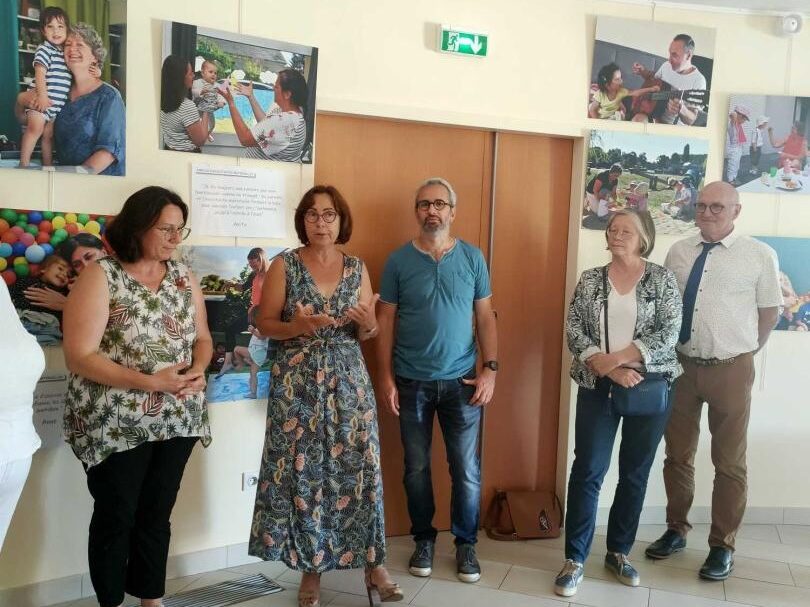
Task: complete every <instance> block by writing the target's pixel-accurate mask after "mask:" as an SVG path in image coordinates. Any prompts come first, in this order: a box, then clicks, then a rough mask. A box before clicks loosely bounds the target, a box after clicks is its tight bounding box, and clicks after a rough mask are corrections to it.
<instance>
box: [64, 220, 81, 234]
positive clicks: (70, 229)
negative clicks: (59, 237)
mask: <svg viewBox="0 0 810 607" xmlns="http://www.w3.org/2000/svg"><path fill="white" fill-rule="evenodd" d="M65 230H67V233H68V234H70V235H71V236H75V235H76V234H78V233H79V226H77V225H76V224H75V223H69V224H67V225H66V226H65Z"/></svg>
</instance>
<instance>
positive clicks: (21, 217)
mask: <svg viewBox="0 0 810 607" xmlns="http://www.w3.org/2000/svg"><path fill="white" fill-rule="evenodd" d="M22 221H24V222H25V223H28V213H19V214H18V215H17V221H16V222H15V223H20V222H22Z"/></svg>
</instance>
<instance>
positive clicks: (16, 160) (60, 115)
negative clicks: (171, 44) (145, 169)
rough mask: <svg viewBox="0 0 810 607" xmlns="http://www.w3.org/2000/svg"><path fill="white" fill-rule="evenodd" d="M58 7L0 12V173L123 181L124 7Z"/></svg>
mask: <svg viewBox="0 0 810 607" xmlns="http://www.w3.org/2000/svg"><path fill="white" fill-rule="evenodd" d="M62 5H65V3H57V2H52V1H50V0H25V1H20V2H17V1H14V2H5V3H3V7H0V19H2V21H3V22H4V23H9V22H13V23H14V27H11V28H3V29H2V30H0V31H2V35H0V55H3V56H5V57H6V58H7V59H9V60H11V61H8V60H4V61H3V62H2V65H0V75H2V80H3V82H4V86H2V87H0V167H4V168H20V169H29V170H48V171H59V172H69V173H80V174H90V175H124V174H125V173H126V110H125V107H124V95H125V90H124V83H125V71H126V66H125V56H126V53H125V44H126V3H125V2H124V1H123V0H89V1H87V2H81V3H70V4H68V5H67V8H62ZM4 13H7V14H4Z"/></svg>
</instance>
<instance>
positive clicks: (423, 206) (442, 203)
mask: <svg viewBox="0 0 810 607" xmlns="http://www.w3.org/2000/svg"><path fill="white" fill-rule="evenodd" d="M431 206H433V208H434V209H436V210H437V211H443V210H444V209H445V208H447V207H450V208H451V209H452V208H453V207H454V206H456V205H454V204H451V203H449V202H447V201H446V200H442V199H441V198H437V199H436V200H417V201H416V208H417V209H419V210H420V211H427V210H429V209H430V207H431Z"/></svg>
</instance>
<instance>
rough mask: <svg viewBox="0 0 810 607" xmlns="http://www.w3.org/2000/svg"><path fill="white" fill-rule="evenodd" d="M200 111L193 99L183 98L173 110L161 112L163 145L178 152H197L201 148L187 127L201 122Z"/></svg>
mask: <svg viewBox="0 0 810 607" xmlns="http://www.w3.org/2000/svg"><path fill="white" fill-rule="evenodd" d="M199 120H200V112H199V110H198V109H197V106H196V105H194V102H193V101H192V100H191V99H183V101H182V103H181V104H180V107H178V108H177V109H176V110H174V111H173V112H164V111H162V110H161V112H160V137H161V140H162V141H163V145H164V146H165V147H167V148H169V149H170V150H177V151H178V152H196V151H197V150H198V149H199V148H198V147H197V146H196V145H194V142H193V141H191V137H189V136H188V132H186V128H188V127H190V126H191V125H192V124H194V123H195V122H199Z"/></svg>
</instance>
